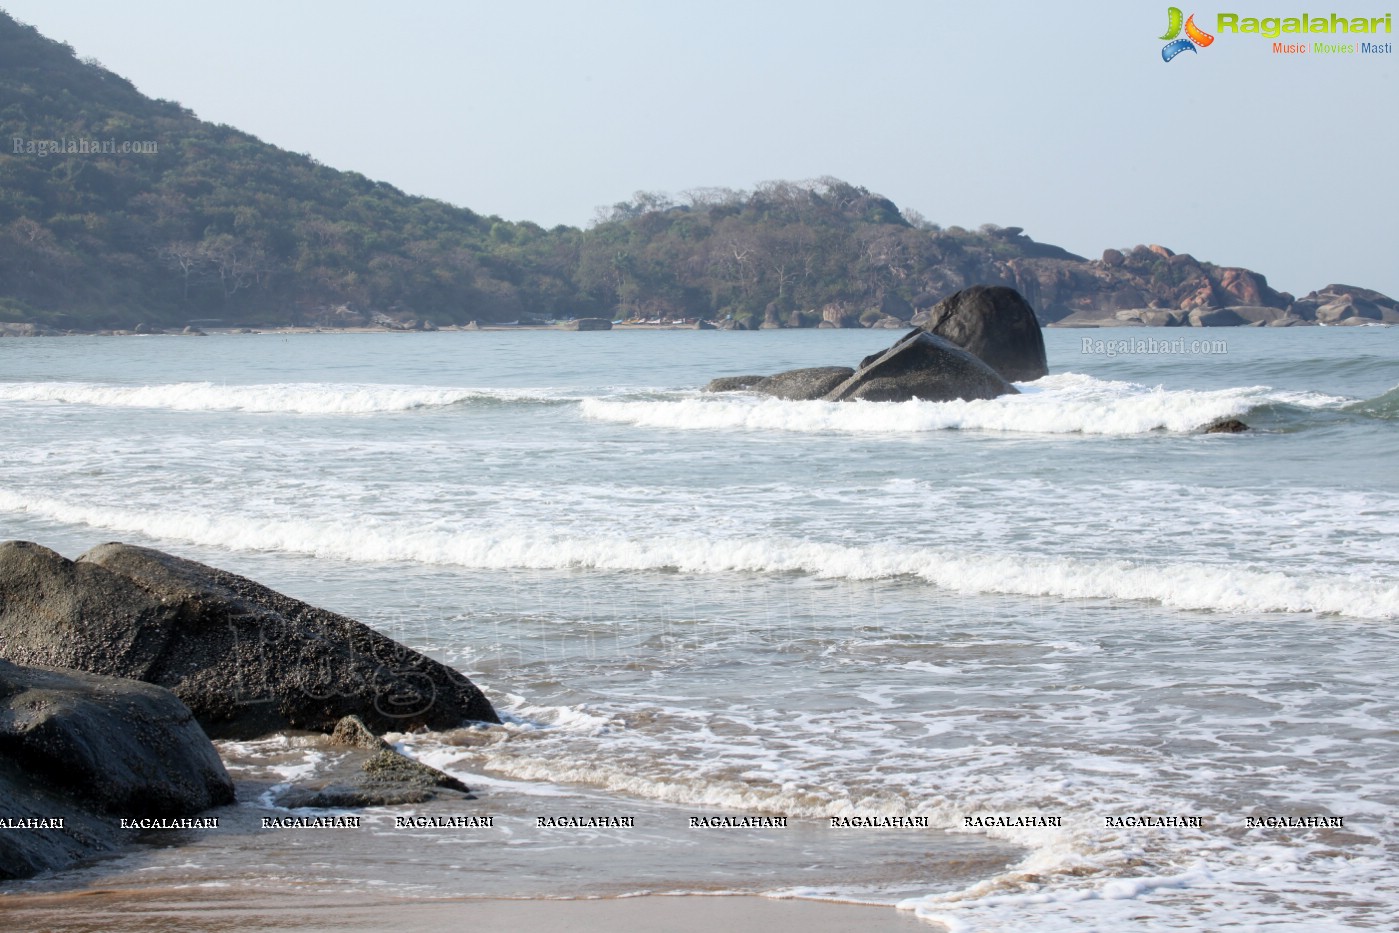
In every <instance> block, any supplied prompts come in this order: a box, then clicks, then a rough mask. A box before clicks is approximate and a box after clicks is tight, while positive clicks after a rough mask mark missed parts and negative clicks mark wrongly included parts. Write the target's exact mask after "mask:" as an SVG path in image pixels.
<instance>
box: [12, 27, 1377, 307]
mask: <svg viewBox="0 0 1399 933" xmlns="http://www.w3.org/2000/svg"><path fill="white" fill-rule="evenodd" d="M1185 2H1186V5H1185V6H1182V9H1183V10H1184V12H1185V13H1186V14H1187V15H1189V14H1191V13H1194V14H1195V21H1196V23H1197V24H1198V25H1200V26H1201V28H1203V29H1204V30H1205V31H1206V32H1208V33H1213V34H1215V35H1216V39H1215V41H1214V42H1213V43H1211V44H1210V45H1208V46H1206V47H1203V48H1199V49H1198V50H1194V51H1188V52H1183V53H1181V54H1180V55H1178V56H1177V57H1176V58H1175V59H1173V60H1172V61H1170V62H1165V61H1163V60H1162V56H1161V49H1162V47H1163V46H1164V45H1165V42H1164V41H1163V39H1161V38H1160V37H1161V36H1162V35H1163V34H1164V33H1165V32H1166V31H1167V26H1168V13H1167V4H1164V3H1154V2H1139V0H1132V2H1124V0H1088V2H1075V3H1072V4H1069V3H1045V2H1042V0H1041V2H1018V0H978V2H975V3H953V2H940V0H921V2H918V0H866V2H864V3H860V4H855V3H836V2H827V0H804V2H786V0H746V2H731V0H706V2H704V3H680V2H660V0H655V2H630V0H590V2H587V3H583V2H578V0H572V2H563V0H513V2H509V3H505V2H500V0H489V2H481V0H458V2H445V0H417V2H411V3H406V2H401V0H400V2H394V3H387V2H356V0H339V2H324V0H301V2H295V3H291V2H286V0H274V2H268V0H240V2H239V3H237V4H192V3H188V2H187V0H180V2H175V0H123V2H121V3H113V2H110V0H0V8H4V9H5V10H6V11H7V12H9V13H10V15H12V16H13V17H15V18H16V19H18V20H20V21H22V22H26V23H29V24H31V25H33V26H35V27H37V28H38V29H39V31H40V32H41V33H43V34H44V35H46V36H48V37H50V38H53V39H58V40H61V41H65V42H67V43H69V44H70V45H71V46H73V47H74V49H76V51H77V53H78V54H79V55H80V56H83V57H89V56H90V57H93V58H96V59H98V60H99V61H100V62H102V64H103V65H105V66H106V67H107V68H108V69H110V70H112V71H115V72H117V73H118V74H121V75H123V76H125V77H127V78H129V79H130V80H131V81H132V82H134V83H135V85H136V86H137V88H139V89H140V90H141V91H142V92H143V93H145V94H147V95H149V96H151V97H157V98H164V99H167V100H175V101H178V102H179V103H181V104H183V105H184V106H186V107H189V108H190V109H191V110H193V111H194V112H195V113H196V114H197V115H198V116H200V117H201V118H203V119H205V120H210V121H213V122H215V123H225V124H229V125H231V126H235V127H238V128H239V129H242V130H245V131H247V132H250V133H252V134H254V135H256V136H258V137H259V138H261V139H262V140H264V141H265V142H269V143H272V144H274V145H277V146H280V147H282V148H284V149H289V150H292V151H295V152H304V153H309V154H310V155H312V156H314V157H315V158H316V159H318V160H319V161H321V162H323V163H325V164H327V165H330V166H333V167H335V168H339V169H346V170H353V171H357V172H360V173H362V174H364V175H367V176H369V177H370V178H373V179H376V180H380V181H387V182H389V183H391V184H393V185H395V186H397V187H399V188H401V189H403V190H404V191H407V192H409V193H411V194H417V195H424V196H428V197H432V198H438V199H441V200H443V201H447V202H450V203H452V204H456V205H459V206H463V207H469V208H471V209H472V210H474V211H477V212H478V213H481V214H495V215H499V216H501V217H504V218H507V219H510V220H517V221H518V220H531V221H534V222H535V223H539V224H541V225H543V226H546V227H550V226H553V225H555V224H561V223H562V224H570V225H575V226H585V225H587V224H589V223H590V222H592V220H593V219H594V216H595V212H596V210H597V208H598V207H599V206H602V205H608V204H612V203H615V202H617V201H622V200H626V199H628V198H629V197H630V196H631V195H632V194H633V193H634V192H636V191H662V192H668V193H670V194H672V195H680V194H681V193H682V192H684V191H686V190H687V189H692V188H702V187H730V188H737V189H750V188H752V187H753V186H754V185H756V184H758V183H760V182H764V181H770V180H775V179H786V180H792V181H799V180H804V179H812V178H818V177H821V176H827V175H831V176H835V177H837V178H841V179H844V180H845V181H848V182H851V183H854V184H857V185H861V186H864V187H866V188H869V189H870V190H872V191H875V192H877V193H879V194H882V195H885V196H886V197H888V198H890V199H891V200H893V201H894V202H895V203H896V204H898V205H899V206H900V207H902V208H906V209H909V208H911V209H913V210H916V211H918V212H919V213H920V214H922V215H923V216H924V217H926V218H927V219H928V220H930V221H933V222H935V223H939V224H942V225H943V226H951V225H954V224H955V225H960V226H963V227H968V228H973V229H974V228H976V227H979V226H980V225H982V224H984V223H996V224H1000V225H1002V226H1019V227H1023V228H1024V229H1025V232H1026V233H1027V234H1029V235H1030V236H1032V237H1034V238H1035V239H1036V240H1039V241H1041V242H1047V243H1054V244H1057V245H1060V246H1063V247H1065V248H1067V249H1069V250H1071V251H1073V252H1076V253H1078V254H1080V255H1083V256H1087V257H1089V258H1096V257H1098V256H1100V255H1101V253H1102V251H1103V250H1104V249H1105V248H1108V247H1116V248H1130V247H1132V246H1134V245H1136V244H1139V243H1145V244H1153V243H1158V244H1161V245H1164V246H1167V247H1169V248H1171V249H1173V250H1175V251H1176V252H1188V253H1190V254H1192V255H1194V256H1195V257H1196V258H1198V259H1202V260H1208V261H1211V262H1215V263H1218V264H1220V265H1226V266H1244V267H1247V268H1250V269H1253V270H1254V271H1257V272H1261V273H1263V274H1265V275H1266V276H1267V277H1268V281H1269V283H1270V284H1271V285H1273V286H1274V287H1276V288H1280V289H1283V290H1286V291H1290V292H1292V293H1294V294H1295V295H1297V296H1299V297H1300V296H1301V295H1303V294H1305V293H1307V292H1310V291H1312V290H1313V289H1317V288H1321V287H1323V286H1325V285H1327V284H1330V283H1344V284H1350V285H1359V286H1364V287H1368V288H1375V289H1378V290H1380V291H1382V292H1385V293H1386V294H1388V295H1391V296H1395V297H1399V268H1397V267H1396V266H1397V265H1399V264H1396V261H1395V259H1396V253H1399V250H1396V246H1399V236H1396V233H1395V220H1396V215H1397V214H1399V210H1396V208H1399V195H1396V186H1395V184H1394V180H1393V177H1392V173H1393V167H1392V166H1393V165H1394V163H1395V162H1396V158H1395V152H1396V151H1399V127H1397V126H1396V124H1399V121H1396V119H1395V114H1396V113H1397V112H1399V107H1396V103H1399V99H1397V98H1399V80H1396V79H1399V57H1396V53H1393V52H1391V53H1388V54H1372V55H1362V54H1316V53H1309V54H1304V55H1287V54H1275V53H1274V52H1273V49H1272V43H1273V40H1270V39H1267V38H1263V37H1260V36H1256V35H1242V34H1231V33H1227V32H1220V31H1218V30H1217V28H1216V25H1215V24H1216V14H1218V13H1220V12H1231V13H1236V14H1238V15H1239V16H1240V17H1249V16H1253V17H1258V18H1262V17H1265V16H1277V17H1284V16H1298V15H1300V14H1301V13H1303V12H1308V13H1311V14H1313V15H1316V14H1322V13H1324V14H1328V15H1329V14H1330V13H1331V12H1339V13H1340V14H1342V15H1343V16H1367V17H1369V16H1383V15H1384V14H1386V13H1389V12H1391V11H1393V7H1390V6H1384V5H1383V4H1384V3H1393V4H1394V7H1399V2H1395V0H1328V3H1327V4H1325V5H1318V4H1317V3H1315V2H1311V3H1308V2H1307V0H1269V2H1253V0H1235V2H1229V0H1216V2H1228V6H1227V7H1224V6H1212V7H1208V8H1206V7H1198V8H1197V7H1195V6H1192V5H1189V0H1185ZM1377 3H1378V5H1377ZM1323 6H1324V9H1323ZM1395 12H1399V11H1395ZM1395 19H1396V20H1399V16H1396V17H1395ZM1328 38H1329V37H1327V36H1315V35H1314V36H1308V37H1305V40H1309V41H1314V40H1326V39H1328ZM1362 38H1363V37H1362ZM1377 38H1378V39H1380V41H1384V42H1389V43H1390V44H1391V46H1392V45H1393V44H1394V41H1395V39H1396V37H1395V36H1394V35H1393V34H1389V35H1384V34H1381V35H1380V36H1378V37H1377ZM1293 41H1295V40H1293ZM1343 41H1347V42H1350V41H1353V37H1352V38H1347V39H1345V40H1343ZM1384 165H1390V166H1391V168H1390V169H1384V168H1383V166H1384Z"/></svg>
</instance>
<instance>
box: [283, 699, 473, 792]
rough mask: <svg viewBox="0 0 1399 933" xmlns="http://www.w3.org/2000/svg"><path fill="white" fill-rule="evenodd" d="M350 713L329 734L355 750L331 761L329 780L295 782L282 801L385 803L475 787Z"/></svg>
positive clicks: (338, 743) (330, 742)
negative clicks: (379, 735)
mask: <svg viewBox="0 0 1399 933" xmlns="http://www.w3.org/2000/svg"><path fill="white" fill-rule="evenodd" d="M352 720H354V717H346V718H345V719H343V720H341V722H340V724H339V725H338V726H336V729H335V732H334V733H332V734H331V736H330V738H329V739H327V740H326V744H328V745H331V746H341V747H351V748H354V749H355V751H353V752H352V753H350V754H349V755H345V756H343V757H342V758H341V759H340V760H339V761H337V762H335V763H334V764H333V765H332V766H331V773H330V775H329V777H328V778H327V779H326V780H323V781H321V782H319V783H317V784H314V785H301V786H297V787H292V788H290V789H288V790H286V791H284V792H283V793H282V794H280V795H279V796H278V797H277V800H276V803H277V806H279V807H288V808H293V809H295V808H301V807H314V808H322V809H325V808H338V807H383V806H397V805H401V804H410V803H424V802H426V801H429V800H433V799H436V798H438V797H441V796H444V792H445V795H448V796H457V795H465V796H466V797H467V799H472V798H471V796H470V795H471V789H470V788H469V787H467V786H466V785H465V784H463V783H462V782H461V781H459V780H457V779H456V778H454V777H452V776H451V775H450V774H447V773H446V772H444V771H439V770H438V769H436V768H433V767H431V766H429V765H425V764H423V763H422V762H420V761H414V760H413V759H412V758H409V757H408V756H407V755H404V754H402V753H401V752H399V751H397V750H396V749H394V748H393V747H392V746H390V745H389V744H388V743H387V742H385V741H384V740H383V739H380V738H377V737H376V736H374V735H373V734H372V733H370V732H369V731H368V730H367V729H365V728H364V726H363V724H362V723H359V722H358V721H357V720H354V721H352Z"/></svg>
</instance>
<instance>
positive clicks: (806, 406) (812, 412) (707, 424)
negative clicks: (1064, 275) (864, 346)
mask: <svg viewBox="0 0 1399 933" xmlns="http://www.w3.org/2000/svg"><path fill="white" fill-rule="evenodd" d="M1348 401H1349V400H1348V399H1344V398H1340V397H1338V396H1330V395H1322V394H1318V393H1309V392H1275V391H1273V390H1272V389H1269V388H1268V387H1267V386H1250V387H1242V388H1232V389H1216V390H1209V391H1203V390H1194V389H1174V390H1170V389H1164V388H1161V387H1159V386H1158V387H1155V388H1151V387H1148V386H1143V385H1138V384H1135V383H1129V382H1115V381H1108V380H1102V379H1095V378H1093V377H1091V376H1086V375H1082V374H1079V373H1064V374H1060V375H1055V376H1048V377H1046V378H1044V379H1040V380H1038V381H1036V382H1034V383H1030V384H1026V385H1025V386H1024V387H1023V392H1022V394H1020V395H1007V396H1002V397H1000V398H996V399H986V400H978V401H970V402H968V401H961V400H956V401H951V402H924V401H918V400H914V401H909V402H858V401H857V402H821V401H806V402H795V401H786V400H782V399H774V398H761V397H756V396H751V395H744V394H731V393H722V394H715V395H702V396H693V397H687V398H681V399H675V400H669V401H664V400H663V401H656V400H646V401H640V400H627V399H609V398H587V399H584V400H583V401H582V403H581V408H582V412H583V414H584V416H586V417H588V418H592V419H595V420H598V421H613V422H620V423H624V424H635V425H640V426H643V427H656V428H676V429H685V430H723V429H728V430H744V431H793V432H802V433H837V434H911V433H923V432H928V431H946V430H980V431H1005V432H1018V433H1033V434H1107V435H1134V434H1146V433H1149V432H1151V431H1167V432H1175V433H1185V432H1190V431H1195V430H1197V429H1199V428H1200V427H1201V426H1203V425H1207V424H1209V423H1210V422H1212V421H1215V420H1217V419H1220V418H1236V417H1240V416H1242V415H1245V414H1247V413H1248V412H1249V411H1250V410H1251V409H1253V408H1256V407H1258V406H1260V405H1265V404H1270V403H1275V404H1287V405H1293V406H1298V407H1303V408H1330V407H1336V406H1339V405H1342V404H1345V403H1346V402H1348Z"/></svg>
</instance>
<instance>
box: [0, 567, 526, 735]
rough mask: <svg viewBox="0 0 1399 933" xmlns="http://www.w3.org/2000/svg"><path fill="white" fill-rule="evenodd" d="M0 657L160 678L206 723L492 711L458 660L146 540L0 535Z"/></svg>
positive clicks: (218, 729)
mask: <svg viewBox="0 0 1399 933" xmlns="http://www.w3.org/2000/svg"><path fill="white" fill-rule="evenodd" d="M0 657H5V658H8V659H9V660H11V661H16V662H20V663H26V664H52V665H58V666H62V667H70V668H75V669H78V670H84V671H89V672H91V673H97V674H110V675H115V676H120V677H130V678H132V679H136V680H143V681H146V682H148V683H153V684H158V685H160V686H162V687H166V688H168V689H169V690H171V691H172V692H173V693H174V694H175V695H176V696H178V697H179V698H180V699H181V700H182V701H183V702H184V703H185V704H186V705H187V706H189V708H190V710H191V711H192V712H193V713H194V715H195V717H196V718H197V719H198V721H199V723H200V724H201V725H202V726H203V727H204V729H205V731H206V732H208V733H209V734H210V735H212V736H215V737H219V738H250V737H256V736H260V735H267V734H269V733H273V732H280V731H284V730H287V729H305V730H311V731H316V732H328V731H329V730H330V729H332V728H333V727H334V726H335V724H336V723H337V722H338V721H339V720H340V719H341V717H343V716H347V715H352V714H353V715H358V716H360V717H361V718H362V720H363V721H364V723H365V724H366V725H368V726H369V727H370V728H371V729H374V730H376V731H380V732H386V731H391V730H392V731H408V730H411V729H415V728H420V727H426V728H430V729H448V728H452V727H454V726H457V725H460V724H461V723H462V722H464V721H467V720H480V721H486V722H498V721H499V720H498V718H497V717H496V713H495V710H494V709H493V708H492V707H491V704H490V702H489V701H488V700H487V699H486V698H485V696H484V695H483V694H482V693H481V691H480V690H479V689H477V687H476V685H475V684H473V683H471V681H470V680H468V679H467V678H466V677H465V676H464V675H462V674H461V673H459V672H457V671H455V670H453V669H451V668H449V667H447V666H446V665H443V664H440V663H438V662H436V661H433V660H431V659H429V658H427V657H424V656H423V655H421V654H419V653H418V652H416V651H413V650H412V649H410V648H408V647H406V646H404V645H401V644H399V643H397V642H395V641H393V640H392V639H390V638H387V637H385V636H384V635H381V634H379V633H378V632H376V631H374V630H373V629H371V628H369V627H368V626H366V625H363V624H361V623H359V622H356V621H355V620H353V619H349V618H346V617H344V616H341V615H337V614H335V613H333V612H327V611H326V610H324V609H318V608H316V607H315V606H311V605H308V604H307V603H304V602H301V601H300V600H297V599H292V598H291V597H288V596H284V595H282V594H281V593H278V592H275V591H274V590H270V589H268V588H267V587H264V586H261V585H260V584H258V583H255V582H253V581H252V580H248V579H246V578H244V577H240V576H238V575H236V574H232V573H228V572H226V571H222V570H218V569H215V568H213V567H208V566H205V565H204V564H200V563H196V562H194V561H191V560H185V559H183V558H179V557H173V556H171V555H169V554H165V553H162V552H160V551H156V550H152V549H150V548H142V547H134V546H131V545H125V544H104V545H100V546H98V547H96V548H93V549H92V550H91V551H89V552H88V553H86V554H84V555H83V556H82V557H80V558H79V559H78V560H76V561H70V560H67V559H65V558H64V557H62V556H61V555H59V554H57V553H55V552H53V551H51V550H49V549H48V548H45V547H41V546H39V545H37V544H32V543H28V542H16V541H11V542H6V543H3V544H0Z"/></svg>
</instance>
